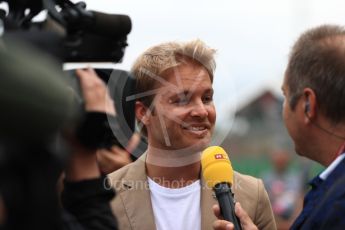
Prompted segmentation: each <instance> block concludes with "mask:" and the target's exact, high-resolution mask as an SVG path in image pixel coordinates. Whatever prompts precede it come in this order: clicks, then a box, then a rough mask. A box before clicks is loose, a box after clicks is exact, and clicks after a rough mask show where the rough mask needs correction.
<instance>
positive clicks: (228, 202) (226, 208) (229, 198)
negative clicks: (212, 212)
mask: <svg viewBox="0 0 345 230" xmlns="http://www.w3.org/2000/svg"><path fill="white" fill-rule="evenodd" d="M214 191H215V193H216V197H217V200H218V203H219V207H220V211H221V214H222V216H223V218H224V220H227V221H230V222H231V223H233V224H234V227H235V228H234V229H235V230H242V227H241V224H240V223H241V222H240V220H239V219H238V217H237V216H236V214H235V202H234V199H233V193H232V192H231V188H230V185H229V184H228V183H219V184H216V186H215V187H214Z"/></svg>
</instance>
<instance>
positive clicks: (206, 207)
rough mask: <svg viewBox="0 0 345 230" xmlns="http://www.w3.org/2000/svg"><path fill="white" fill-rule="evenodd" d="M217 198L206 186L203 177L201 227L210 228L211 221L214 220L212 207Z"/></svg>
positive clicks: (204, 229) (203, 228)
mask: <svg viewBox="0 0 345 230" xmlns="http://www.w3.org/2000/svg"><path fill="white" fill-rule="evenodd" d="M217 203H218V202H217V200H216V199H215V198H214V195H213V191H212V189H211V188H208V187H207V185H206V182H205V181H204V179H203V178H202V179H201V201H200V206H201V229H202V230H209V229H212V225H213V222H214V221H215V220H216V216H215V215H214V214H213V211H212V207H213V205H215V204H217Z"/></svg>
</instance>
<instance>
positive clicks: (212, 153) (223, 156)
mask: <svg viewBox="0 0 345 230" xmlns="http://www.w3.org/2000/svg"><path fill="white" fill-rule="evenodd" d="M201 167H202V173H203V177H204V179H205V181H206V184H207V186H208V187H211V188H214V187H215V185H216V184H219V183H222V182H226V183H229V184H230V185H232V183H233V177H234V171H233V169H232V166H231V162H230V160H229V157H228V154H227V153H226V152H225V151H224V149H223V148H222V147H219V146H210V147H208V148H207V149H205V150H204V151H203V152H202V155H201Z"/></svg>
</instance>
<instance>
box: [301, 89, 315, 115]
mask: <svg viewBox="0 0 345 230" xmlns="http://www.w3.org/2000/svg"><path fill="white" fill-rule="evenodd" d="M303 98H304V102H303V103H302V104H303V106H304V113H305V116H306V118H307V120H310V119H311V120H313V119H315V117H316V113H317V103H316V94H315V92H314V90H312V89H311V88H305V89H304V90H303Z"/></svg>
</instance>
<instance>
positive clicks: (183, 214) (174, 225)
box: [148, 177, 201, 230]
mask: <svg viewBox="0 0 345 230" xmlns="http://www.w3.org/2000/svg"><path fill="white" fill-rule="evenodd" d="M148 182H149V187H150V191H151V203H152V208H153V214H154V217H155V223H156V228H157V230H172V229H174V230H186V229H193V230H194V229H196V230H198V229H201V209H200V189H201V185H200V180H197V181H195V182H194V183H192V184H190V185H188V186H186V187H183V188H177V189H171V188H166V187H163V186H161V185H159V184H157V183H156V182H154V181H153V180H151V179H150V178H149V177H148Z"/></svg>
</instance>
